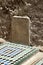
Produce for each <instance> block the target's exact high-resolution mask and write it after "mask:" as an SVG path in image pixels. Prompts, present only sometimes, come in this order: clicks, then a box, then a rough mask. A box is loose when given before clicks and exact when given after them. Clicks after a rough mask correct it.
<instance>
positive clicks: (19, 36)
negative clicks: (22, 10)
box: [11, 16, 30, 45]
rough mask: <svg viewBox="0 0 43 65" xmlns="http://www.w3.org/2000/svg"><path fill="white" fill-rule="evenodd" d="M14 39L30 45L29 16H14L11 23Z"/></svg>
mask: <svg viewBox="0 0 43 65" xmlns="http://www.w3.org/2000/svg"><path fill="white" fill-rule="evenodd" d="M11 28H12V29H11V32H12V41H13V42H19V43H24V44H28V45H29V40H30V33H29V31H30V19H29V17H27V16H26V17H25V16H24V17H22V16H14V17H13V18H12V23H11Z"/></svg>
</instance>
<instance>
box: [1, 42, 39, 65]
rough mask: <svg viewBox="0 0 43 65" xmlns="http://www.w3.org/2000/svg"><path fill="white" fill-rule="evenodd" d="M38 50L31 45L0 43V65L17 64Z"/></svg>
mask: <svg viewBox="0 0 43 65" xmlns="http://www.w3.org/2000/svg"><path fill="white" fill-rule="evenodd" d="M36 52H38V49H36V48H35V47H31V46H26V45H21V44H15V43H10V42H6V43H3V45H2V44H1V45H0V65H19V64H20V63H22V62H23V61H24V60H26V59H27V58H30V57H31V56H32V55H33V54H35V53H36Z"/></svg>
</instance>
